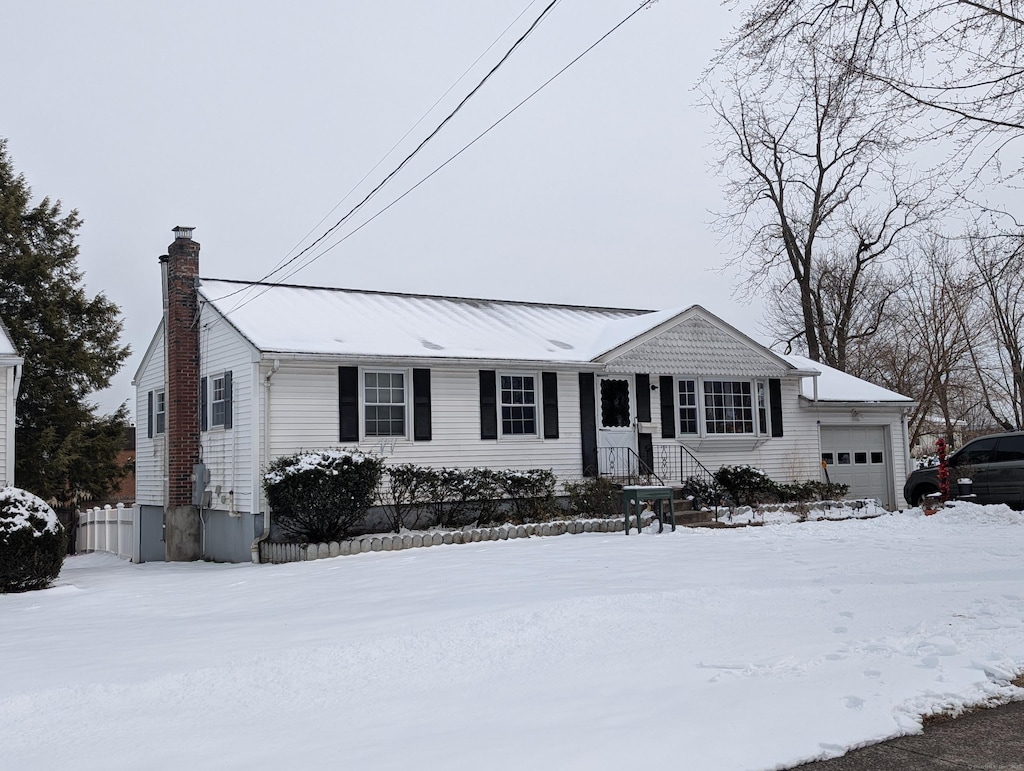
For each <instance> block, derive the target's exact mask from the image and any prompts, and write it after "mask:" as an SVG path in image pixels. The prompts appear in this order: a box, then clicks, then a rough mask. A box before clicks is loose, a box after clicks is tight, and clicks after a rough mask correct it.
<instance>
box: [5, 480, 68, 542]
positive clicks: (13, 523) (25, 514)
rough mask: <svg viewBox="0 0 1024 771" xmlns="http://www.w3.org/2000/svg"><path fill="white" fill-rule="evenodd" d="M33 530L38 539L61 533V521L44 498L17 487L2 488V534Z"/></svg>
mask: <svg viewBox="0 0 1024 771" xmlns="http://www.w3.org/2000/svg"><path fill="white" fill-rule="evenodd" d="M22 528H24V529H26V530H31V531H32V533H33V534H34V535H35V536H36V537H38V536H41V535H42V534H43V533H47V532H48V533H54V534H56V533H58V532H60V521H59V520H58V519H57V515H56V514H55V513H54V511H53V509H51V508H50V506H49V504H47V503H46V501H44V500H43V499H42V498H38V497H36V496H35V495H33V494H32V493H30V492H28V491H26V490H22V489H20V488H17V487H0V533H4V534H7V533H13V532H14V531H15V530H21V529H22Z"/></svg>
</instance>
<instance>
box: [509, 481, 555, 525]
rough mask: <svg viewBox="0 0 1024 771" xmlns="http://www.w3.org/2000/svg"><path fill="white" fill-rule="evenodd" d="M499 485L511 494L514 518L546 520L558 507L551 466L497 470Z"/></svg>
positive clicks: (511, 511)
mask: <svg viewBox="0 0 1024 771" xmlns="http://www.w3.org/2000/svg"><path fill="white" fill-rule="evenodd" d="M494 478H495V481H496V482H497V486H498V489H499V490H500V491H501V492H502V493H504V495H505V497H506V498H508V503H509V515H510V519H511V521H512V522H515V523H523V522H545V521H547V520H549V519H551V518H552V517H553V516H554V515H555V513H556V512H557V511H558V504H557V503H556V502H555V475H554V474H553V473H552V472H551V471H550V470H548V469H540V468H535V469H528V470H527V471H515V470H509V471H496V472H494Z"/></svg>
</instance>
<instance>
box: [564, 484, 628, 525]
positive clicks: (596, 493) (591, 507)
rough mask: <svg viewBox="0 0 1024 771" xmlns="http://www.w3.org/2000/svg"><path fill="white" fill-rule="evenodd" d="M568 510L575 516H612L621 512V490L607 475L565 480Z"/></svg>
mask: <svg viewBox="0 0 1024 771" xmlns="http://www.w3.org/2000/svg"><path fill="white" fill-rule="evenodd" d="M565 492H566V494H567V495H568V496H569V512H570V513H571V514H572V515H573V516H576V517H614V516H616V515H618V514H621V513H622V491H621V490H620V489H619V487H618V486H617V485H616V484H615V483H614V482H612V481H611V480H610V479H608V477H590V478H588V479H581V480H580V481H579V482H566V483H565Z"/></svg>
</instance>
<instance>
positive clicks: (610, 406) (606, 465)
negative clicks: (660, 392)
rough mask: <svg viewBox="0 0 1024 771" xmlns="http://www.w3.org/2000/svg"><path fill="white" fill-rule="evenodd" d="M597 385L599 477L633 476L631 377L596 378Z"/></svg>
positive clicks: (634, 461) (634, 426)
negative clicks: (601, 475)
mask: <svg viewBox="0 0 1024 771" xmlns="http://www.w3.org/2000/svg"><path fill="white" fill-rule="evenodd" d="M596 381H597V461H598V469H599V470H600V472H601V474H603V475H608V476H612V477H628V476H631V475H633V474H635V473H636V468H635V467H636V460H637V456H636V425H635V422H634V420H633V416H634V414H635V410H634V407H633V405H634V397H633V378H632V376H631V375H608V376H604V375H599V376H598V377H597V378H596Z"/></svg>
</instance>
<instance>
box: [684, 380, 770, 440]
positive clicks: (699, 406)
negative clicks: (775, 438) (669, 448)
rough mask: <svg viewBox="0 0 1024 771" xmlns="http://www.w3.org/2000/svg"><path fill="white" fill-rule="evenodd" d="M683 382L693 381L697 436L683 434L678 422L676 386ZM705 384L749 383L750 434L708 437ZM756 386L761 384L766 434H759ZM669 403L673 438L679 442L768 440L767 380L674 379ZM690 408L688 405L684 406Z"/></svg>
mask: <svg viewBox="0 0 1024 771" xmlns="http://www.w3.org/2000/svg"><path fill="white" fill-rule="evenodd" d="M685 381H693V382H694V383H695V384H696V394H695V395H696V401H697V403H696V410H697V433H695V434H693V433H689V432H684V431H683V430H682V420H681V419H680V414H679V413H680V410H681V409H682V405H681V404H680V402H679V383H680V382H685ZM705 382H714V383H750V405H751V413H752V425H753V428H754V430H753V432H751V433H738V434H721V433H710V432H709V431H708V429H707V414H706V412H705V410H706V407H705V403H704V395H705V389H704V384H705ZM759 384H763V386H762V387H763V389H764V397H765V405H764V410H765V430H764V431H763V432H762V431H761V430H760V414H759V413H760V408H759V405H758V387H759ZM672 386H673V388H672V401H673V405H674V407H673V411H672V419H673V420H674V421H675V431H676V436H677V437H678V438H680V439H707V440H709V441H714V440H719V439H723V440H724V439H732V438H737V439H739V438H749V439H766V438H768V437H770V436H771V433H772V415H771V412H772V411H771V404H770V403H769V400H770V395H769V389H768V380H767V378H758V377H729V376H726V375H709V376H706V377H699V376H697V375H677V376H676V377H675V378H674V379H673V384H672ZM687 406H689V405H687Z"/></svg>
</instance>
